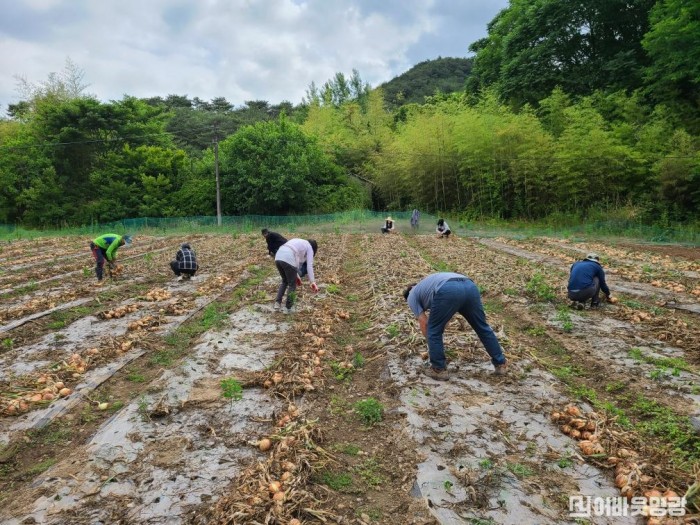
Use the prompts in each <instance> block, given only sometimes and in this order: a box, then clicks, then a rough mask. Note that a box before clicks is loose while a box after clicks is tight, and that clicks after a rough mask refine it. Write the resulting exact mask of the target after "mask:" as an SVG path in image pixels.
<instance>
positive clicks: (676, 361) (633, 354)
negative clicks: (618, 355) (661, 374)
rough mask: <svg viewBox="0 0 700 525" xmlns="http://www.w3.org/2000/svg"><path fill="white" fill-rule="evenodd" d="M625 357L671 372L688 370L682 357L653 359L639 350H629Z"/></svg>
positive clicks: (686, 363)
mask: <svg viewBox="0 0 700 525" xmlns="http://www.w3.org/2000/svg"><path fill="white" fill-rule="evenodd" d="M627 355H628V356H629V357H630V358H632V359H634V360H635V361H637V362H638V363H646V364H649V365H655V366H658V367H661V368H670V369H672V370H685V371H688V370H690V365H689V364H688V362H687V361H686V360H685V359H683V358H682V357H654V356H649V355H644V353H643V352H642V350H641V348H631V349H630V350H629V352H627ZM675 375H678V374H675Z"/></svg>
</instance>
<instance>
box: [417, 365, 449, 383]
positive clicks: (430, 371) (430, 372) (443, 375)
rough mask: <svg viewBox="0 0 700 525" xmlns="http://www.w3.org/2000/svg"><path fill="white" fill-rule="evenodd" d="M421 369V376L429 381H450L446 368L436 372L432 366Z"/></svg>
mask: <svg viewBox="0 0 700 525" xmlns="http://www.w3.org/2000/svg"><path fill="white" fill-rule="evenodd" d="M421 368H422V370H421V372H423V374H425V375H426V376H428V377H429V378H431V379H435V381H449V380H450V373H449V372H448V371H447V368H443V369H442V370H438V369H437V368H433V367H432V366H426V367H421Z"/></svg>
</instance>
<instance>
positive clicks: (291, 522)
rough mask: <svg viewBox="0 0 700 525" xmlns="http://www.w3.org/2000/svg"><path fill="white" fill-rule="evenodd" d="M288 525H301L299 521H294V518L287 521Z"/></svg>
mask: <svg viewBox="0 0 700 525" xmlns="http://www.w3.org/2000/svg"><path fill="white" fill-rule="evenodd" d="M288 525H301V521H299V520H298V519H296V518H292V519H291V520H289V524H288Z"/></svg>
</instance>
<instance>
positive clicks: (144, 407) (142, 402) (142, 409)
mask: <svg viewBox="0 0 700 525" xmlns="http://www.w3.org/2000/svg"><path fill="white" fill-rule="evenodd" d="M136 410H137V411H138V413H139V414H141V418H142V419H143V420H144V421H146V420H149V419H151V418H150V416H149V415H148V401H147V400H146V396H143V395H142V396H141V397H140V398H139V401H138V408H137V409H136Z"/></svg>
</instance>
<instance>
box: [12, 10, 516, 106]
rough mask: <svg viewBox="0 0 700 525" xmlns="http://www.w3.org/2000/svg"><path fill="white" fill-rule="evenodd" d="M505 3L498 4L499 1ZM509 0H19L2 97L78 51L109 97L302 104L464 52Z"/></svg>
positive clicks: (100, 93) (98, 90) (94, 86)
mask: <svg viewBox="0 0 700 525" xmlns="http://www.w3.org/2000/svg"><path fill="white" fill-rule="evenodd" d="M499 2H500V4H502V5H500V4H499ZM506 3H507V0H498V1H497V2H486V1H483V0H473V1H470V2H454V1H452V0H405V1H383V2H376V1H374V0H336V1H328V0H237V1H235V2H231V1H227V0H180V1H173V0H149V1H147V2H145V1H143V0H138V1H137V0H120V1H116V0H101V1H99V2H92V1H85V0H18V1H16V2H6V4H8V5H7V6H5V7H4V8H3V16H2V17H1V18H0V46H1V47H2V49H3V53H2V55H1V56H0V71H2V75H1V76H0V104H1V105H3V106H5V105H6V104H8V103H11V102H16V101H17V93H16V90H15V86H16V82H15V79H14V75H23V76H25V77H26V78H27V79H28V80H29V81H30V82H41V81H43V80H45V79H46V78H47V76H48V74H49V73H51V72H56V71H61V70H62V69H63V66H64V64H65V60H66V58H67V57H70V58H71V60H72V61H73V62H75V63H76V64H77V65H78V66H79V67H80V68H82V69H83V70H84V71H85V81H86V82H88V83H90V88H89V89H88V91H89V92H90V93H94V94H95V95H96V96H97V97H98V98H99V99H101V100H113V99H120V98H122V96H123V95H125V94H128V95H132V96H136V97H150V96H167V95H168V94H179V95H188V96H190V97H195V96H198V97H200V98H201V99H204V100H210V99H212V98H214V97H219V96H223V97H225V98H226V99H227V100H229V101H230V102H232V103H234V104H236V105H240V104H242V103H243V102H244V101H245V100H251V99H256V100H257V99H262V100H268V101H270V102H271V103H277V102H280V101H282V100H289V101H291V102H293V103H298V102H299V101H300V100H301V98H302V97H303V95H304V93H305V90H306V88H307V87H308V86H309V85H310V84H311V82H312V81H315V82H316V83H317V84H322V83H323V82H325V81H326V80H328V79H330V78H331V77H332V76H333V75H334V74H335V73H336V72H338V71H342V72H344V73H346V74H349V73H350V72H351V70H352V69H357V70H358V71H359V72H360V74H361V76H362V78H363V79H364V80H366V81H368V82H370V83H371V84H372V85H378V84H380V83H382V82H385V81H387V80H390V79H391V78H393V77H394V76H396V75H398V74H401V73H402V72H404V71H406V70H407V69H409V68H410V67H411V66H412V65H414V64H415V63H417V62H420V61H422V60H425V59H428V58H436V57H437V56H439V55H440V56H466V54H467V48H468V46H469V44H470V43H471V42H473V41H474V40H476V39H478V38H481V37H483V36H484V35H485V34H486V23H487V22H488V21H489V20H491V18H493V16H495V14H496V13H497V12H498V10H499V9H501V8H502V7H505V5H506Z"/></svg>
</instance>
